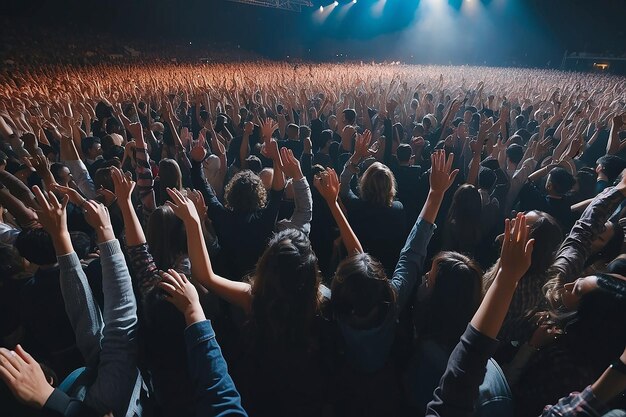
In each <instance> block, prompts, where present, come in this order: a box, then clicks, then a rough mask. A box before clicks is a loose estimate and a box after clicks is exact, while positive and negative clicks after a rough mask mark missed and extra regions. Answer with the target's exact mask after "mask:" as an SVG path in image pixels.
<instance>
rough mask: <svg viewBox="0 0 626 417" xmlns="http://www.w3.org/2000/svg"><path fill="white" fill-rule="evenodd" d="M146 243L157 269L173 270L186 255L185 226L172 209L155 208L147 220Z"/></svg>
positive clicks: (164, 207)
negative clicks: (177, 262)
mask: <svg viewBox="0 0 626 417" xmlns="http://www.w3.org/2000/svg"><path fill="white" fill-rule="evenodd" d="M146 242H147V243H148V246H149V247H150V253H151V254H152V257H153V258H154V262H155V264H156V266H157V268H159V269H161V270H164V271H166V270H168V269H169V268H175V266H176V261H177V259H178V258H179V257H180V256H181V255H182V254H186V253H187V234H186V231H185V226H184V224H183V222H182V220H180V218H178V217H177V216H176V215H175V214H174V211H172V209H171V208H170V207H169V206H167V205H163V206H159V207H157V208H156V209H155V210H154V211H153V212H152V214H150V217H149V218H148V225H147V228H146Z"/></svg>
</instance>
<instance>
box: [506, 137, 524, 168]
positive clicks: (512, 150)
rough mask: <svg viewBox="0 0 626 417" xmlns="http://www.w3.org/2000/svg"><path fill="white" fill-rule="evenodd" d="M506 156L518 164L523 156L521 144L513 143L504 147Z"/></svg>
mask: <svg viewBox="0 0 626 417" xmlns="http://www.w3.org/2000/svg"><path fill="white" fill-rule="evenodd" d="M518 137H519V136H518ZM511 139H513V138H511ZM520 140H521V137H520ZM506 156H507V158H508V159H509V160H510V161H511V162H513V163H514V164H519V163H520V162H521V161H522V158H523V157H524V148H523V147H522V145H519V144H517V143H513V144H511V145H509V146H508V147H507V148H506Z"/></svg>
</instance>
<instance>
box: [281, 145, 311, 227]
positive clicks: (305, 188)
mask: <svg viewBox="0 0 626 417" xmlns="http://www.w3.org/2000/svg"><path fill="white" fill-rule="evenodd" d="M280 153H281V159H282V161H283V167H284V170H285V174H286V175H287V176H288V177H290V178H291V181H292V186H293V193H294V211H293V215H292V216H291V218H290V219H288V220H280V221H279V222H278V223H277V224H276V230H277V231H280V230H286V229H298V230H301V231H303V232H304V233H306V234H308V233H309V231H310V230H311V225H310V223H311V219H312V218H313V196H312V195H311V189H310V188H309V183H308V182H307V180H306V178H304V175H303V174H302V170H301V169H300V162H298V159H296V157H295V156H294V155H293V152H292V151H291V150H290V149H287V148H282V149H281V150H280Z"/></svg>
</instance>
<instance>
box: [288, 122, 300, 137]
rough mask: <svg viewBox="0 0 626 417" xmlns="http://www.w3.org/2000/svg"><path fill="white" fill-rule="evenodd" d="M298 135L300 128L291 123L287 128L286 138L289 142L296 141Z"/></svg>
mask: <svg viewBox="0 0 626 417" xmlns="http://www.w3.org/2000/svg"><path fill="white" fill-rule="evenodd" d="M299 135H300V126H298V125H297V124H294V123H291V124H289V126H287V138H289V139H291V140H297V139H298V137H299Z"/></svg>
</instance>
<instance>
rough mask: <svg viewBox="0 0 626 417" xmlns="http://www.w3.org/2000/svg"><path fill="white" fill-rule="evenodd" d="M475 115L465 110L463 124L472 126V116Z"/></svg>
mask: <svg viewBox="0 0 626 417" xmlns="http://www.w3.org/2000/svg"><path fill="white" fill-rule="evenodd" d="M473 115H474V113H472V111H471V110H465V111H464V112H463V122H465V124H467V125H468V124H470V122H471V121H472V116H473Z"/></svg>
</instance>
